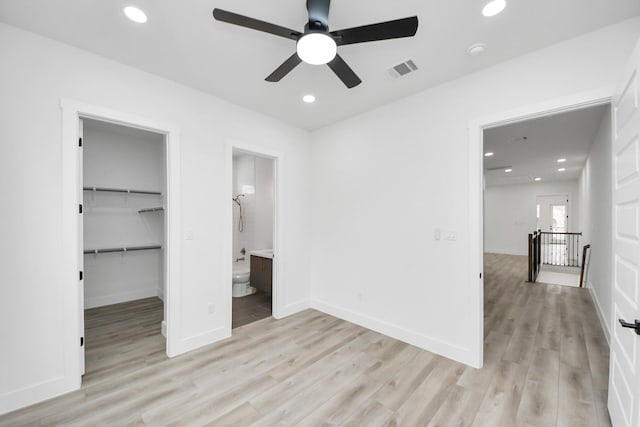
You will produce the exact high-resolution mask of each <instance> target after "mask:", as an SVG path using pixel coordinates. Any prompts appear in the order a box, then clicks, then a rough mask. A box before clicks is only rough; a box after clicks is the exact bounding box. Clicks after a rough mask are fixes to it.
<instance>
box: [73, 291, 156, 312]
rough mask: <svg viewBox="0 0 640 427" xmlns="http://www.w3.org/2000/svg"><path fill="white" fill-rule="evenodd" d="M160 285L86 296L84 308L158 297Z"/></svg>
mask: <svg viewBox="0 0 640 427" xmlns="http://www.w3.org/2000/svg"><path fill="white" fill-rule="evenodd" d="M157 296H159V295H158V287H156V286H154V287H147V288H143V289H137V290H135V291H131V292H121V293H118V294H111V295H103V296H98V297H86V298H85V299H84V308H95V307H102V306H104V305H111V304H118V303H121V302H127V301H134V300H137V299H142V298H151V297H157Z"/></svg>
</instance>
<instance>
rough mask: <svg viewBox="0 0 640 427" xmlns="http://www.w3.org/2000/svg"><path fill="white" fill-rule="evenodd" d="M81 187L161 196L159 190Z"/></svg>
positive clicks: (86, 189)
mask: <svg viewBox="0 0 640 427" xmlns="http://www.w3.org/2000/svg"><path fill="white" fill-rule="evenodd" d="M82 189H83V190H84V191H106V192H109V193H132V194H152V195H155V196H162V193H161V192H159V191H147V190H129V189H125V188H105V187H83V188H82Z"/></svg>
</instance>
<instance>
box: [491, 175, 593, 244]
mask: <svg viewBox="0 0 640 427" xmlns="http://www.w3.org/2000/svg"><path fill="white" fill-rule="evenodd" d="M557 194H567V195H569V204H570V207H569V230H568V231H571V232H574V231H575V232H579V231H580V224H579V201H578V197H579V195H578V181H553V182H536V183H531V184H518V185H496V186H492V187H487V188H485V191H484V248H485V252H491V253H498V254H508V255H528V251H529V237H528V236H529V233H532V232H533V231H534V230H535V229H536V222H537V218H536V196H545V195H557Z"/></svg>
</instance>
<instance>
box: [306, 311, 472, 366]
mask: <svg viewBox="0 0 640 427" xmlns="http://www.w3.org/2000/svg"><path fill="white" fill-rule="evenodd" d="M311 308H313V309H315V310H318V311H321V312H323V313H327V314H329V315H331V316H334V317H337V318H339V319H342V320H346V321H347V322H351V323H355V324H356V325H360V326H362V327H364V328H367V329H371V330H372V331H376V332H378V333H381V334H383V335H386V336H389V337H391V338H395V339H397V340H400V341H403V342H406V343H409V344H411V345H414V346H416V347H419V348H422V349H424V350H427V351H431V352H433V353H437V354H439V355H441V356H444V357H446V358H449V359H452V360H455V361H456V362H460V363H464V364H465V365H469V364H470V363H469V361H470V360H472V358H473V353H474V352H472V351H471V350H470V349H468V348H463V347H459V346H456V345H454V344H451V343H448V342H446V341H442V340H440V339H437V338H433V337H429V336H426V335H422V334H420V333H417V332H414V331H411V330H409V329H405V328H402V327H400V326H398V325H394V324H392V323H388V322H384V321H381V320H378V319H376V318H373V317H370V316H366V315H364V314H360V313H356V312H355V311H351V310H348V309H345V308H343V307H339V306H337V305H333V304H329V303H327V302H324V301H320V300H316V299H314V300H311ZM471 366H472V367H474V368H480V366H477V365H474V364H471Z"/></svg>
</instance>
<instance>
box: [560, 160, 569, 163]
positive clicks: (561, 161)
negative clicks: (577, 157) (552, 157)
mask: <svg viewBox="0 0 640 427" xmlns="http://www.w3.org/2000/svg"><path fill="white" fill-rule="evenodd" d="M566 161H567V159H558V163H564V162H566Z"/></svg>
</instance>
